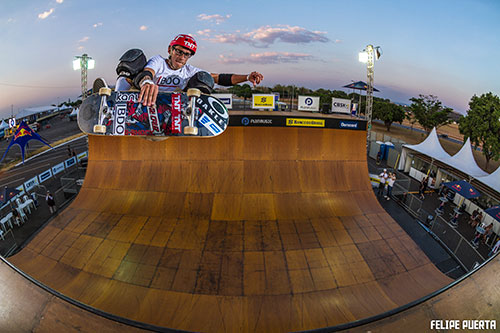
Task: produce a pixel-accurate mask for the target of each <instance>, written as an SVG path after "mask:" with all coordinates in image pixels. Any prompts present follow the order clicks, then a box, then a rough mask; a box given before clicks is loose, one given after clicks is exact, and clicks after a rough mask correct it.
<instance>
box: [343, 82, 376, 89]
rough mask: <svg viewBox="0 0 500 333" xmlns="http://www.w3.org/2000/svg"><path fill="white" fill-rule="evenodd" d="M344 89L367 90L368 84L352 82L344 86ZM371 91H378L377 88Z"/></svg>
mask: <svg viewBox="0 0 500 333" xmlns="http://www.w3.org/2000/svg"><path fill="white" fill-rule="evenodd" d="M344 88H349V89H358V90H368V84H366V83H365V82H363V81H358V82H353V83H351V84H348V85H345V86H344ZM373 91H380V90H378V89H377V88H375V87H373Z"/></svg>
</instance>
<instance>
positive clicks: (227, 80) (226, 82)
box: [217, 74, 233, 87]
mask: <svg viewBox="0 0 500 333" xmlns="http://www.w3.org/2000/svg"><path fill="white" fill-rule="evenodd" d="M232 78H233V74H219V82H218V83H217V84H218V85H220V86H226V87H228V86H232V85H233V83H232Z"/></svg>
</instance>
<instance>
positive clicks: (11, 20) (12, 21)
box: [7, 17, 16, 23]
mask: <svg viewBox="0 0 500 333" xmlns="http://www.w3.org/2000/svg"><path fill="white" fill-rule="evenodd" d="M15 22H16V20H15V19H13V18H12V17H9V19H8V20H7V23H15Z"/></svg>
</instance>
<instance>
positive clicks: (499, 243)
mask: <svg viewBox="0 0 500 333" xmlns="http://www.w3.org/2000/svg"><path fill="white" fill-rule="evenodd" d="M499 249H500V238H498V241H497V243H496V244H495V246H493V247H492V248H491V251H490V253H488V258H489V257H491V256H492V255H494V254H495V253H497V252H498V250H499Z"/></svg>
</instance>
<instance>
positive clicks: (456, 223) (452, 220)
mask: <svg viewBox="0 0 500 333" xmlns="http://www.w3.org/2000/svg"><path fill="white" fill-rule="evenodd" d="M459 217H460V213H459V212H455V214H454V215H453V217H452V218H451V221H450V223H451V224H452V225H455V226H456V225H458V218H459Z"/></svg>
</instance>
